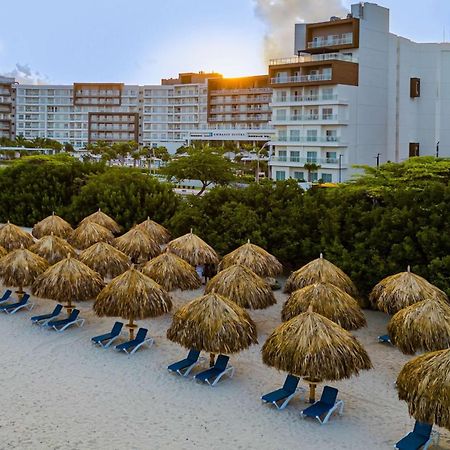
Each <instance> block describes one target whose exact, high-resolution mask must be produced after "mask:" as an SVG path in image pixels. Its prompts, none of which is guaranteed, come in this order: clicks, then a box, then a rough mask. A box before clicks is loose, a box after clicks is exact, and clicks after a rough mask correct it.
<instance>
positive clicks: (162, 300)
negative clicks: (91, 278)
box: [94, 268, 172, 320]
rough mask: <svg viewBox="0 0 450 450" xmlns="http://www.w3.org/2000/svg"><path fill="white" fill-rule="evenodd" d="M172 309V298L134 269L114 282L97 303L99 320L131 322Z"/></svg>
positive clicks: (103, 292) (95, 308)
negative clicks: (104, 318) (105, 317)
mask: <svg viewBox="0 0 450 450" xmlns="http://www.w3.org/2000/svg"><path fill="white" fill-rule="evenodd" d="M171 309H172V300H171V298H170V295H169V294H168V293H167V292H166V291H165V290H164V289H163V288H162V287H161V286H160V285H159V284H158V283H156V281H154V280H152V279H151V278H149V277H147V275H144V274H143V273H141V272H138V271H137V270H136V269H134V268H131V269H130V270H127V271H126V272H125V273H123V274H122V275H119V276H118V277H116V278H114V279H113V280H112V281H111V282H110V283H109V284H108V286H106V287H105V288H104V289H103V290H102V291H101V292H100V293H99V294H98V296H97V299H96V300H95V303H94V311H95V313H96V314H97V315H98V316H100V317H102V316H108V317H123V318H124V319H128V320H140V319H147V318H149V317H157V316H160V315H162V314H164V313H167V312H169V311H170V310H171Z"/></svg>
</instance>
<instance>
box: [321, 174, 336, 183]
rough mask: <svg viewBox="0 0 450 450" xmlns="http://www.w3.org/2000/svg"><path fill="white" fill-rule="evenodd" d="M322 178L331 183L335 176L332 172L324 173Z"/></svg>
mask: <svg viewBox="0 0 450 450" xmlns="http://www.w3.org/2000/svg"><path fill="white" fill-rule="evenodd" d="M320 178H322V181H323V182H324V183H331V182H332V181H333V176H332V174H331V173H322V174H321V176H320Z"/></svg>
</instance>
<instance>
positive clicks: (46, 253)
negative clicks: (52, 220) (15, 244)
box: [30, 233, 77, 264]
mask: <svg viewBox="0 0 450 450" xmlns="http://www.w3.org/2000/svg"><path fill="white" fill-rule="evenodd" d="M30 251H32V252H33V253H36V254H37V255H39V256H42V258H45V259H46V260H47V261H48V262H49V263H50V264H55V263H57V262H59V261H61V260H62V259H64V258H67V255H70V256H72V257H76V255H77V253H76V251H75V249H74V248H73V247H72V246H71V245H70V244H69V243H68V242H66V241H65V240H64V239H62V238H60V237H58V236H54V235H53V233H52V234H50V236H44V237H42V238H41V239H39V240H38V241H37V242H35V243H34V244H33V245H32V246H31V247H30Z"/></svg>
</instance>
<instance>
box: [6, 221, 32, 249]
mask: <svg viewBox="0 0 450 450" xmlns="http://www.w3.org/2000/svg"><path fill="white" fill-rule="evenodd" d="M33 242H34V240H33V236H31V234H29V233H26V232H25V231H23V230H22V228H20V227H18V226H17V225H14V224H13V223H10V222H9V220H8V222H7V223H6V224H5V225H3V226H2V227H1V228H0V245H1V246H2V247H3V248H4V249H5V250H6V251H8V252H10V251H11V250H17V249H19V248H21V247H22V246H23V247H24V248H28V247H29V246H30V245H31V244H33Z"/></svg>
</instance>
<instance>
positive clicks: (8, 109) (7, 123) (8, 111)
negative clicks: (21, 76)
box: [0, 76, 15, 138]
mask: <svg viewBox="0 0 450 450" xmlns="http://www.w3.org/2000/svg"><path fill="white" fill-rule="evenodd" d="M14 81H15V80H14V78H6V77H1V76H0V137H7V138H13V137H15V125H14V116H15V98H14V89H13V86H14V84H15V83H14Z"/></svg>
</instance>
